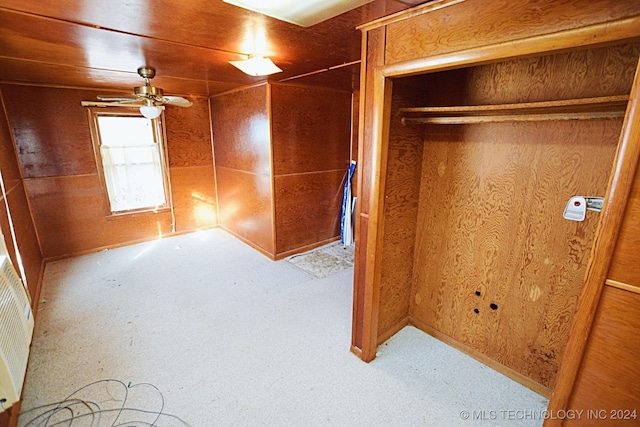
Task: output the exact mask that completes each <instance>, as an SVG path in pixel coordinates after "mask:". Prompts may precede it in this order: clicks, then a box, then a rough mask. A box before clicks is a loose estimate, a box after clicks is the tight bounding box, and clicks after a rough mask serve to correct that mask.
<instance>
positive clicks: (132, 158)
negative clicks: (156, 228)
mask: <svg viewBox="0 0 640 427" xmlns="http://www.w3.org/2000/svg"><path fill="white" fill-rule="evenodd" d="M89 114H90V116H91V121H90V122H91V126H92V135H93V141H94V149H95V153H96V160H97V162H98V168H99V170H100V171H101V172H102V173H101V175H102V176H101V178H102V183H103V185H104V187H105V189H106V193H107V197H108V200H109V207H110V210H111V212H112V213H126V212H136V211H142V210H153V209H161V208H166V207H169V203H168V200H169V197H168V191H167V187H168V186H167V176H166V169H167V168H166V166H165V156H164V149H163V148H164V147H163V146H164V144H163V142H164V137H163V133H162V123H161V121H160V119H154V120H149V119H147V118H144V117H143V116H142V115H140V112H139V111H138V110H137V109H121V108H110V109H109V108H90V109H89Z"/></svg>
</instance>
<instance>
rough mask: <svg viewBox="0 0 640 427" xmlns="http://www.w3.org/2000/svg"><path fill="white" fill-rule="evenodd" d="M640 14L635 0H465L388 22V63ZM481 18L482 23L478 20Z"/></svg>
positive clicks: (638, 5)
mask: <svg viewBox="0 0 640 427" xmlns="http://www.w3.org/2000/svg"><path fill="white" fill-rule="evenodd" d="M638 14H640V3H638V2H637V1H635V0H627V1H619V0H597V1H590V2H575V1H573V0H545V1H538V0H527V1H519V2H513V1H510V0H496V1H491V2H486V1H466V2H463V3H459V4H456V5H455V6H452V7H446V8H443V9H439V10H436V11H432V12H429V13H425V14H423V15H420V16H416V17H414V18H413V19H406V20H401V21H398V22H395V23H392V24H390V25H389V26H388V27H387V40H388V41H387V47H386V63H387V64H394V63H397V62H401V61H408V60H411V59H416V58H421V57H424V56H426V53H428V56H434V55H438V54H442V53H447V52H453V51H457V50H462V49H470V48H473V47H478V46H484V45H488V44H493V43H501V42H508V41H512V40H517V39H521V38H525V37H528V36H532V35H536V34H543V33H552V32H557V31H562V30H567V29H570V28H577V27H582V26H586V25H590V24H594V23H598V22H606V21H612V20H615V19H617V18H622V17H626V16H633V15H638ZM478 23H482V25H478Z"/></svg>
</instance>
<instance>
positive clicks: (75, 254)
mask: <svg viewBox="0 0 640 427" xmlns="http://www.w3.org/2000/svg"><path fill="white" fill-rule="evenodd" d="M216 228H222V227H221V226H219V225H213V226H211V227H202V228H196V229H193V230H181V231H175V232H171V233H167V234H163V235H162V238H163V239H168V238H170V237H175V236H182V235H184V234H191V233H197V232H198V231H205V230H213V229H216ZM224 230H225V231H228V232H229V233H230V234H233V233H231V232H230V231H229V230H227V229H224ZM154 240H158V237H157V236H155V237H152V238H141V239H134V240H128V241H126V242H119V243H115V244H113V245H105V246H99V247H96V248H91V249H85V250H82V251H77V252H72V253H69V254H62V255H54V256H49V257H46V258H45V259H44V261H45V262H52V261H60V260H63V259H69V258H75V257H79V256H83V255H89V254H93V253H96V252H101V251H104V250H111V249H118V248H123V247H125V246H131V245H137V244H139V243H146V242H152V241H154Z"/></svg>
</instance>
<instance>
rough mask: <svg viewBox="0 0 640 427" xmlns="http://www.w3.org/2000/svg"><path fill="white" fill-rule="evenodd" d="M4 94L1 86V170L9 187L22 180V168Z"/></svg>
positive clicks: (5, 183)
mask: <svg viewBox="0 0 640 427" xmlns="http://www.w3.org/2000/svg"><path fill="white" fill-rule="evenodd" d="M2 101H3V96H2V92H1V88H0V108H1V109H0V112H1V114H0V171H2V179H3V180H4V185H5V187H6V188H7V189H9V188H12V187H13V186H15V185H16V184H18V183H19V182H20V179H21V177H20V169H19V167H18V160H17V158H16V151H15V147H14V145H13V140H12V138H11V132H10V130H9V125H8V122H7V117H6V114H5V111H4V107H1V106H2V105H3V102H2Z"/></svg>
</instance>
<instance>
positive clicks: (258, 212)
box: [216, 153, 275, 256]
mask: <svg viewBox="0 0 640 427" xmlns="http://www.w3.org/2000/svg"><path fill="white" fill-rule="evenodd" d="M216 154H217V153H216ZM216 178H217V184H218V202H219V204H220V208H219V213H220V218H219V221H220V225H221V226H222V227H223V228H225V229H227V230H229V231H231V232H232V233H234V234H236V235H237V236H239V237H241V238H242V239H244V240H246V241H247V242H249V243H251V244H253V245H254V246H257V247H259V248H261V249H262V251H263V252H265V253H267V254H271V255H272V256H274V254H275V247H274V231H273V209H272V194H271V177H270V175H257V174H253V173H248V172H244V171H239V170H236V169H229V168H226V167H222V166H216Z"/></svg>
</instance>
